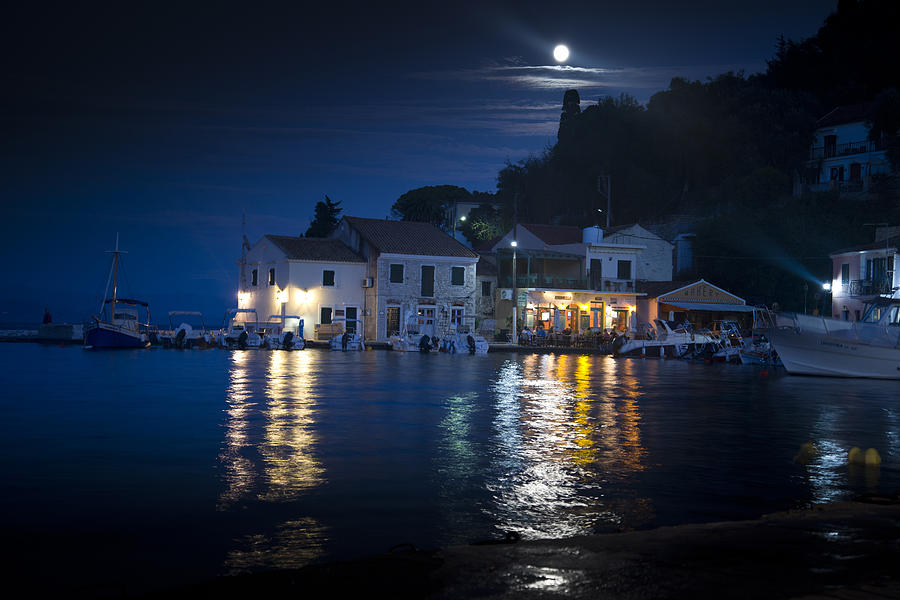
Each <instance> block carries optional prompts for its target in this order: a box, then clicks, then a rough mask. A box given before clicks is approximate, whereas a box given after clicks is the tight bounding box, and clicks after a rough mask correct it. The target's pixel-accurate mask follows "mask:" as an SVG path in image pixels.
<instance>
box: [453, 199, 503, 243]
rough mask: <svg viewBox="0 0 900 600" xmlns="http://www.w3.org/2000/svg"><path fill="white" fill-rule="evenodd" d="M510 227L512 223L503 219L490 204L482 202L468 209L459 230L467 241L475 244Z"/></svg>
mask: <svg viewBox="0 0 900 600" xmlns="http://www.w3.org/2000/svg"><path fill="white" fill-rule="evenodd" d="M511 227H512V223H507V222H506V221H504V219H503V216H502V215H501V213H500V211H499V210H497V209H496V208H494V207H493V206H492V205H491V204H488V203H484V204H482V205H481V206H479V207H477V208H473V209H472V210H470V211H469V214H468V215H466V220H465V222H464V223H463V224H462V226H461V227H460V231H462V234H463V235H464V236H466V239H467V240H469V242H471V243H472V244H475V243H476V242H484V241H487V240H491V239H494V238H495V237H499V236H501V235H503V234H504V233H506V231H508V230H509V229H510V228H511Z"/></svg>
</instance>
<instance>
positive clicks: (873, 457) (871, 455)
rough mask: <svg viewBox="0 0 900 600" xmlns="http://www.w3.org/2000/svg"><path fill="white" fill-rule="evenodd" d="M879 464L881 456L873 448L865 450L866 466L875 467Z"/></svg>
mask: <svg viewBox="0 0 900 600" xmlns="http://www.w3.org/2000/svg"><path fill="white" fill-rule="evenodd" d="M880 464H881V455H879V454H878V450H876V449H875V448H869V449H868V450H866V466H868V467H877V466H878V465H880Z"/></svg>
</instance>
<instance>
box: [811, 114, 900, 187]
mask: <svg viewBox="0 0 900 600" xmlns="http://www.w3.org/2000/svg"><path fill="white" fill-rule="evenodd" d="M873 107H874V103H872V102H864V103H861V104H852V105H849V106H839V107H837V108H835V109H834V110H832V111H831V112H829V113H828V114H827V115H825V116H824V117H822V118H821V119H819V120H818V121H817V122H816V131H815V136H814V138H813V143H812V147H811V148H810V156H809V160H808V161H807V163H806V172H805V177H804V181H803V182H802V185H800V186H797V187H795V190H794V191H795V194H796V195H799V193H800V192H802V191H803V190H804V189H806V190H809V191H814V192H817V191H825V190H829V189H839V190H860V191H861V190H866V189H868V187H869V185H870V183H871V180H872V177H873V176H874V175H878V174H886V173H889V172H890V170H891V168H890V162H889V161H888V159H887V153H886V150H885V148H886V146H885V144H884V140H876V141H870V140H869V128H868V127H867V126H866V120H867V119H868V118H869V117H870V115H871V111H872V108H873Z"/></svg>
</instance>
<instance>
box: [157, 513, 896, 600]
mask: <svg viewBox="0 0 900 600" xmlns="http://www.w3.org/2000/svg"><path fill="white" fill-rule="evenodd" d="M898 539H900V496H898V495H893V496H871V495H870V496H863V497H859V498H856V499H855V500H854V501H848V502H839V503H833V504H826V505H819V506H816V507H814V508H809V509H803V510H791V511H784V512H778V513H774V514H769V515H764V516H763V517H762V518H759V519H754V520H748V521H729V522H715V523H705V524H691V525H678V526H673V527H661V528H658V529H653V530H649V531H636V532H622V533H607V534H599V535H592V536H582V537H574V538H570V539H556V540H535V541H521V540H519V539H518V538H517V537H516V536H514V535H508V536H506V537H504V538H498V539H489V540H483V541H479V542H475V543H472V544H469V545H461V546H452V547H448V548H444V549H440V550H419V549H417V548H415V547H414V546H412V545H409V544H406V545H400V546H398V547H396V548H394V549H393V550H392V551H391V552H388V553H385V554H382V555H377V556H371V557H367V558H363V559H359V560H354V561H348V562H341V563H329V564H320V565H311V566H307V567H303V568H301V569H297V570H289V571H279V572H270V573H262V574H255V575H246V576H238V577H227V578H218V579H215V580H211V581H208V582H205V583H202V584H197V585H191V586H187V587H182V588H177V589H170V590H165V591H164V592H162V593H154V594H151V595H148V596H147V598H173V597H178V598H182V597H183V598H187V597H197V596H199V595H207V594H208V595H210V596H215V597H218V598H243V597H246V596H247V595H261V594H300V593H303V594H309V593H313V594H319V593H322V594H326V593H327V594H328V595H332V596H334V595H337V596H340V597H362V596H375V597H378V596H381V595H384V597H391V598H423V599H425V598H427V599H434V600H444V599H450V598H509V599H512V598H516V599H532V598H533V599H535V600H537V599H542V598H548V597H565V598H584V599H592V600H596V599H606V598H610V599H611V598H629V599H632V600H643V599H647V600H651V599H661V598H771V599H775V598H794V599H803V600H814V599H815V600H825V599H844V600H847V599H858V600H864V599H870V600H877V599H884V598H900V578H898V576H897V569H896V565H897V562H898V560H900V544H898V542H897V540H898Z"/></svg>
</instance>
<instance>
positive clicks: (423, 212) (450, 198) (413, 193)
mask: <svg viewBox="0 0 900 600" xmlns="http://www.w3.org/2000/svg"><path fill="white" fill-rule="evenodd" d="M470 198H471V194H469V191H468V190H467V189H465V188H461V187H459V186H455V185H429V186H425V187H420V188H416V189H414V190H410V191H408V192H406V193H405V194H403V195H402V196H400V197H399V198H397V201H396V202H394V205H393V206H392V207H391V216H393V217H394V218H395V219H398V220H400V221H420V222H422V223H431V224H432V225H434V226H435V227H439V228H441V229H444V230H447V229H449V228H451V227H452V225H453V223H452V222H450V219H452V218H453V216H452V207H453V205H454V203H456V202H464V201H468V200H470Z"/></svg>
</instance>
